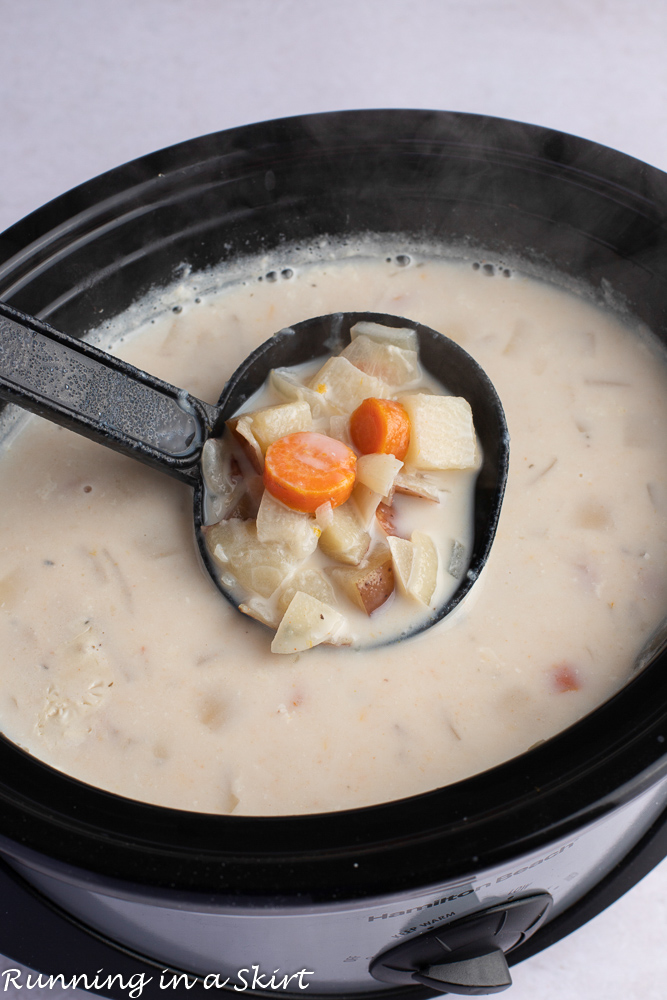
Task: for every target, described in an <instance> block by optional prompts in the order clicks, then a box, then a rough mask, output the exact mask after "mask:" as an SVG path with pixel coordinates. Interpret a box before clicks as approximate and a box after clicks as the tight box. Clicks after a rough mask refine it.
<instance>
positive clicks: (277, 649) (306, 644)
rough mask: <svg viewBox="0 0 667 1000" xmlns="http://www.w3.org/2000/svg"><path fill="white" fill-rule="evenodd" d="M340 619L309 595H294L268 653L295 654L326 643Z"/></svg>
mask: <svg viewBox="0 0 667 1000" xmlns="http://www.w3.org/2000/svg"><path fill="white" fill-rule="evenodd" d="M342 622H343V616H342V615H341V614H339V612H338V611H335V610H334V609H333V608H330V607H329V606H328V605H327V604H324V603H323V602H322V601H318V600H317V598H316V597H311V595H310V594H304V593H302V592H301V591H297V593H296V594H295V595H294V597H293V598H292V600H291V601H290V604H289V607H288V608H287V611H286V612H285V614H284V615H283V617H282V620H281V622H280V625H279V626H278V631H277V632H276V634H275V636H274V638H273V642H272V643H271V652H272V653H299V652H301V651H302V650H304V649H312V648H313V646H317V645H319V644H320V643H321V642H324V641H325V639H328V638H329V637H330V636H333V634H334V633H335V632H336V631H337V629H338V628H339V626H340V625H341V624H342Z"/></svg>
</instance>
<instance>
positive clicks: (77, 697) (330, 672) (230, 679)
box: [0, 254, 667, 815]
mask: <svg viewBox="0 0 667 1000" xmlns="http://www.w3.org/2000/svg"><path fill="white" fill-rule="evenodd" d="M289 264H290V266H289V267H287V265H286V264H283V270H282V271H281V270H279V269H276V270H274V271H272V273H271V278H272V279H275V280H267V279H266V276H265V274H262V275H261V276H262V279H263V280H258V277H259V275H258V272H257V271H253V269H252V266H251V265H250V264H249V265H248V270H247V274H246V280H245V281H239V282H238V283H237V284H231V285H229V286H228V287H225V288H223V289H222V290H220V291H219V292H206V293H204V292H203V291H202V290H201V287H200V285H201V282H200V281H198V280H196V279H194V278H193V279H192V280H189V279H186V280H184V281H183V283H182V284H181V285H180V286H179V287H177V288H174V289H171V290H170V291H169V292H168V293H165V294H164V296H163V297H162V306H161V308H157V307H156V308H155V311H154V313H153V318H152V319H150V320H147V321H146V322H145V323H144V324H143V325H142V326H141V328H140V329H137V330H136V331H135V330H134V327H135V326H136V320H135V319H134V318H133V317H134V316H135V315H138V313H137V312H136V311H135V312H133V313H131V314H130V315H129V316H128V318H126V320H125V327H126V331H125V333H126V336H125V337H123V338H122V339H121V340H120V342H119V343H118V345H117V350H118V353H120V354H122V355H123V356H124V357H126V358H127V359H128V360H130V361H132V362H133V363H134V364H136V365H139V366H140V367H143V368H146V369H148V370H149V371H151V372H154V373H155V374H156V375H158V376H160V377H162V378H164V379H166V380H169V381H171V382H174V383H176V384H177V385H180V386H183V387H184V388H186V389H188V390H189V391H190V392H192V393H194V394H195V395H197V396H199V397H201V398H204V399H207V400H210V401H212V402H215V400H216V399H217V397H218V395H219V393H220V391H221V388H222V385H223V384H224V382H225V380H226V378H227V377H228V376H229V375H230V374H231V372H232V371H233V370H234V369H235V368H236V367H237V365H238V364H239V363H240V361H241V360H242V359H243V358H244V356H245V355H247V354H248V353H249V352H250V351H251V350H252V349H253V348H254V347H256V346H257V345H258V344H259V343H260V342H261V341H263V340H264V339H266V337H267V336H269V335H270V334H271V333H273V332H275V331H276V330H279V329H280V328H282V327H284V326H287V325H289V324H292V323H294V322H297V321H299V320H302V319H304V318H307V317H310V316H316V315H321V314H324V313H330V312H335V311H348V310H350V311H352V310H373V311H377V312H384V313H393V314H398V315H402V316H405V317H408V318H409V319H412V320H414V321H417V322H422V323H425V324H427V325H428V326H431V327H433V328H435V329H437V330H440V331H442V332H443V333H445V334H447V335H448V336H450V337H452V338H453V339H454V340H456V341H458V342H459V343H460V344H461V345H462V346H463V347H465V348H466V350H468V351H469V352H470V353H471V354H472V355H473V356H474V357H475V358H476V359H477V360H478V361H479V362H480V364H481V365H482V367H483V368H485V369H486V371H487V373H488V374H489V375H490V377H491V379H492V380H493V382H494V383H495V386H496V388H497V390H498V392H499V395H500V398H501V400H502V402H503V405H504V408H505V412H506V416H507V421H508V425H509V430H510V435H511V460H510V473H509V480H508V486H507V492H506V497H505V501H504V505H503V510H502V514H501V519H500V524H499V528H498V533H497V536H496V540H495V542H494V546H493V550H492V552H491V556H490V560H489V562H488V564H487V566H486V568H485V570H484V572H483V573H482V575H481V577H480V579H479V580H478V582H477V583H476V584H475V586H474V587H473V588H472V590H471V592H470V594H469V595H468V598H467V599H466V600H465V601H464V602H463V603H462V604H461V605H459V607H458V608H457V609H456V611H455V612H454V613H453V614H451V615H450V616H449V617H448V618H447V619H445V620H444V621H443V622H441V623H440V624H438V625H436V626H435V627H433V628H431V629H429V630H427V631H426V632H424V633H422V634H420V635H418V636H415V637H414V638H411V639H409V640H407V641H404V642H400V643H397V644H395V645H391V646H384V647H380V648H377V649H370V650H369V649H366V650H363V651H356V650H354V649H349V648H347V649H346V648H338V647H325V646H320V647H318V648H316V649H314V650H310V651H309V652H307V653H304V654H295V655H293V656H291V655H288V656H285V655H281V656H277V655H275V654H272V653H271V652H270V645H269V642H268V641H267V634H268V635H270V633H267V630H266V629H265V628H264V627H263V626H261V625H260V624H257V623H255V622H253V621H251V620H249V619H247V618H245V617H243V616H242V615H240V614H239V613H238V611H236V610H235V609H233V608H232V607H231V606H230V605H229V604H228V603H227V602H225V601H224V599H223V598H222V597H221V596H220V594H219V593H218V591H217V590H216V589H215V587H214V586H213V584H212V582H211V580H210V579H209V578H208V577H207V576H206V574H205V573H204V572H203V570H202V568H201V566H200V564H199V560H198V556H197V555H196V552H195V546H194V540H193V526H192V506H191V496H190V493H189V491H188V489H187V488H186V487H184V486H182V485H180V484H179V483H177V482H175V481H172V480H171V479H169V478H168V477H165V476H162V475H160V474H159V473H156V472H153V471H150V470H148V469H145V468H144V467H142V466H140V465H138V464H137V463H134V462H132V461H131V460H129V459H126V458H122V457H120V456H117V455H115V454H113V453H112V452H110V451H108V450H107V449H105V448H102V447H100V446H99V445H95V444H93V443H90V442H88V441H86V440H84V439H82V438H79V437H77V436H76V435H74V434H72V433H70V432H68V431H65V430H61V429H58V428H56V427H54V426H51V425H48V424H46V423H45V422H43V421H41V420H38V419H37V418H30V419H28V420H26V425H25V427H24V428H23V429H21V430H20V431H19V432H16V431H14V432H13V433H12V434H11V435H10V436H9V437H8V441H7V446H6V449H5V455H4V457H3V459H2V470H3V475H2V478H1V480H0V517H1V518H2V524H1V527H0V538H1V554H0V605H1V607H0V611H1V613H0V647H1V648H2V651H3V655H2V661H1V663H0V670H1V671H2V683H1V685H0V719H1V723H2V730H3V732H4V733H5V734H6V736H7V737H8V738H9V739H11V740H13V741H15V742H16V743H17V744H19V745H20V746H22V747H24V748H25V749H26V750H27V751H28V752H29V753H31V754H33V755H35V756H36V757H39V758H40V759H42V760H44V761H47V762H48V763H49V764H51V765H52V766H54V767H56V768H58V769H60V770H62V771H65V772H67V773H69V774H71V775H73V776H75V777H77V778H79V779H81V780H83V781H86V782H89V783H90V784H93V785H97V786H100V787H102V788H105V789H109V790H111V791H113V792H117V793H119V794H122V795H125V796H129V797H131V798H136V799H139V800H142V801H147V802H154V803H159V804H162V805H168V806H175V807H179V808H182V809H189V810H201V811H207V812H220V813H236V814H250V815H252V814H255V815H270V814H280V813H286V814H289V813H303V812H316V811H321V810H330V809H344V808H350V807H356V806H363V805H368V804H371V803H376V802H382V801H388V800H391V799H396V798H400V797H402V796H406V795H413V794H415V793H419V792H423V791H426V790H429V789H432V788H436V787H439V786H442V785H444V784H447V783H449V782H452V781H456V780H458V779H460V778H464V777H466V776H468V775H471V774H474V773H475V772H479V771H481V770H484V769H485V768H488V767H490V766H492V765H494V764H497V763H499V762H500V761H503V760H506V759H508V758H510V757H513V756H515V755H516V754H519V753H521V752H522V751H524V750H526V749H528V748H529V747H530V746H532V745H533V744H535V743H537V742H539V741H541V740H545V739H548V738H549V737H550V736H552V735H553V734H554V733H556V732H558V731H559V730H561V729H562V728H564V727H565V726H568V725H570V724H571V723H572V722H574V721H575V720H576V719H578V718H580V717H581V716H582V715H585V714H586V713H587V712H589V711H590V710H591V709H593V708H594V707H595V706H597V705H599V704H600V703H601V702H602V701H604V700H605V699H606V698H608V697H609V696H610V695H611V694H613V693H614V692H615V691H616V690H618V688H619V687H620V686H622V685H623V683H624V682H625V681H626V680H627V679H628V678H629V676H630V675H631V673H632V671H633V669H634V668H635V665H636V663H637V659H638V656H639V655H640V652H641V650H642V648H643V646H644V645H645V643H646V642H647V639H648V638H649V637H650V635H651V633H652V632H653V631H654V629H655V628H656V626H657V625H658V624H659V622H660V620H661V619H662V617H663V615H664V611H665V604H666V597H667V594H666V586H665V582H666V579H667V574H666V573H665V565H666V556H667V551H666V547H667V537H666V530H665V526H666V524H667V521H666V519H665V513H666V512H667V489H666V484H665V473H666V470H667V439H666V435H665V432H664V428H665V426H666V424H667V373H666V370H665V366H664V364H663V362H662V360H658V359H659V353H658V351H657V348H656V347H655V346H654V345H653V344H652V343H651V341H650V338H649V337H647V336H644V335H643V334H641V332H638V331H637V330H635V329H633V328H632V327H631V326H626V325H625V324H624V323H623V322H621V321H620V320H619V319H617V318H615V316H614V315H612V314H610V313H608V312H604V311H602V310H600V309H598V308H597V307H596V306H594V305H593V304H592V303H591V302H589V301H587V300H586V299H584V298H579V297H577V296H575V295H573V294H570V293H567V292H564V291H562V290H559V289H558V288H556V287H554V286H551V285H549V284H547V283H542V282H538V281H535V280H532V279H529V278H525V277H522V276H521V275H520V274H518V273H515V272H512V273H510V272H507V271H506V270H499V269H494V268H492V267H490V266H488V267H483V266H482V267H480V266H479V265H472V264H471V263H469V262H468V263H452V262H447V261H444V260H437V259H427V258H423V259H420V258H419V257H417V256H414V257H412V258H411V259H407V258H405V256H404V255H403V254H399V256H398V257H397V256H391V257H389V258H387V257H386V256H381V257H377V258H376V259H366V258H360V257H359V258H353V257H349V258H347V259H342V260H338V261H333V260H331V261H327V262H326V263H319V264H317V263H313V264H311V265H309V266H306V265H304V266H297V265H296V264H295V263H294V262H293V261H291V262H289ZM265 270H266V268H265V269H264V271H265ZM118 329H119V327H118V325H117V324H116V326H115V327H114V328H113V330H111V331H110V332H108V333H107V334H106V335H108V336H110V335H111V333H114V332H117V330H118ZM135 332H136V335H135ZM130 333H132V336H129V334H130Z"/></svg>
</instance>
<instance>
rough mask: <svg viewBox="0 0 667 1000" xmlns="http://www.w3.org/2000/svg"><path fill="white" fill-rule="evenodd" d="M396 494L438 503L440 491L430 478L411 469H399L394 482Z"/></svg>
mask: <svg viewBox="0 0 667 1000" xmlns="http://www.w3.org/2000/svg"><path fill="white" fill-rule="evenodd" d="M394 491H395V492H396V493H405V494H406V495H407V496H410V497H419V498H420V499H422V500H432V501H433V502H434V503H439V502H440V491H439V489H438V484H437V482H435V480H433V479H432V478H429V477H428V476H425V475H424V473H423V472H416V471H414V470H411V469H405V468H403V469H401V471H400V472H399V473H398V474H397V476H396V481H395V482H394Z"/></svg>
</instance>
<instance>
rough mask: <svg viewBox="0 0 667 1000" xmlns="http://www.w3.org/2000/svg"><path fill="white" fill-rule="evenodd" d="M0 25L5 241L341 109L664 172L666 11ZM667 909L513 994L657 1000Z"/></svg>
mask: <svg viewBox="0 0 667 1000" xmlns="http://www.w3.org/2000/svg"><path fill="white" fill-rule="evenodd" d="M0 24H1V27H0V39H1V40H2V71H1V72H0V132H1V134H2V135H3V137H4V142H3V155H2V157H1V158H0V230H3V229H4V228H6V227H7V226H8V225H10V224H11V223H13V222H15V221H16V220H18V219H20V218H21V217H22V216H23V215H25V214H26V213H28V212H30V211H32V210H33V209H35V208H37V207H39V206H40V205H41V204H43V203H44V202H45V201H47V200H49V199H50V198H52V197H54V196H56V195H58V194H60V193H62V192H63V191H65V190H67V189H68V188H70V187H72V186H74V185H75V184H78V183H80V182H81V181H84V180H86V179H88V178H89V177H92V176H94V175H95V174H98V173H100V172H102V171H104V170H106V169H109V168H111V167H114V166H116V165H118V164H119V163H122V162H124V161H126V160H129V159H132V158H134V157H136V156H140V155H142V154H144V153H147V152H150V151H151V150H153V149H158V148H160V147H163V146H167V145H170V144H172V143H175V142H179V141H181V140H183V139H187V138H190V137H192V136H195V135H200V134H203V133H206V132H213V131H217V130H218V129H223V128H228V127H231V126H235V125H241V124H245V123H248V122H253V121H261V120H264V119H267V118H276V117H282V116H285V115H293V114H299V113H306V112H314V111H330V110H336V109H343V108H370V107H413V108H439V109H447V110H457V111H469V112H478V113H483V114H492V115H499V116H502V117H506V118H514V119H518V120H521V121H529V122H534V123H537V124H541V125H547V126H551V127H553V128H557V129H561V130H563V131H565V132H572V133H575V134H578V135H582V136H585V137H587V138H589V139H594V140H596V141H598V142H602V143H605V144H607V145H609V146H613V147H615V148H617V149H620V150H622V151H624V152H626V153H629V154H631V155H633V156H636V157H638V158H640V159H643V160H646V161H647V162H649V163H651V164H654V165H655V166H658V167H661V168H662V169H665V170H667V128H665V114H664V113H665V108H666V107H667V58H666V57H665V41H666V39H667V3H664V2H663V0H634V2H633V3H628V2H627V0H587V2H582V0H546V2H541V3H540V2H537V0H336V2H335V3H331V4H327V3H325V2H324V0H57V2H56V0H50V2H49V0H0ZM666 900H667V862H663V863H662V865H660V866H659V867H658V868H657V869H656V870H655V871H654V872H652V873H651V874H650V875H649V876H647V878H646V879H644V881H643V882H641V883H640V884H639V885H638V886H636V887H635V888H634V889H633V890H631V891H630V892H629V893H628V894H627V895H626V896H625V897H623V898H622V899H621V900H619V901H618V902H617V903H615V904H614V905H613V906H612V907H611V908H610V909H609V910H607V911H606V912H605V913H603V914H601V915H600V916H599V917H597V918H596V919H595V920H593V921H592V922H591V923H589V924H588V925H587V926H585V927H583V928H581V929H580V930H579V931H577V932H576V934H574V935H573V936H571V937H570V938H567V939H565V940H564V941H561V942H559V943H558V944H556V945H554V946H553V947H552V948H550V949H548V950H547V951H546V952H543V953H541V954H540V955H538V956H536V957H535V958H533V959H531V960H530V961H528V962H525V963H523V964H522V965H519V966H516V967H515V968H514V970H513V978H514V983H515V985H514V986H513V987H512V989H511V990H510V991H509V993H508V994H506V995H507V996H508V998H509V1000H535V998H539V1000H556V998H558V1000H563V998H568V1000H580V998H581V1000H584V998H585V1000H598V998H599V1000H603V998H604V1000H663V998H664V997H665V995H666V991H667V987H666V986H665V983H666V982H667V947H666V946H665V932H666V931H667V902H666ZM7 964H14V963H3V962H2V961H0V969H1V968H3V967H6V965H7ZM54 971H57V970H54ZM38 993H39V991H38V990H32V991H31V992H30V994H29V996H31V997H36V996H37V995H38ZM5 995H6V996H8V997H15V998H16V1000H20V994H19V993H18V992H17V991H16V990H13V991H12V990H11V989H10V990H8V991H7V993H6V994H5ZM68 995H71V994H68ZM52 1000H55V998H52Z"/></svg>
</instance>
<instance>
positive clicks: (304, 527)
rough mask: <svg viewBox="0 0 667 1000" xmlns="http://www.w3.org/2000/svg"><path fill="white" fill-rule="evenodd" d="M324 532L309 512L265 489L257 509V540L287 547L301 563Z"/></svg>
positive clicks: (313, 549) (313, 548)
mask: <svg viewBox="0 0 667 1000" xmlns="http://www.w3.org/2000/svg"><path fill="white" fill-rule="evenodd" d="M321 533H322V531H321V528H320V527H319V525H318V524H317V522H316V521H315V519H314V518H313V517H310V515H309V514H302V513H300V512H299V511H296V510H290V508H289V507H285V505H284V504H282V503H280V501H279V500H276V499H274V497H272V496H271V494H270V493H269V491H268V490H264V494H263V496H262V502H261V503H260V505H259V510H258V511H257V540H258V541H259V542H277V543H279V544H282V545H285V546H287V548H288V549H289V550H290V551H291V552H292V553H293V554H294V557H295V559H298V560H299V562H301V561H302V560H303V559H306V558H307V557H308V556H309V555H310V554H311V552H314V551H315V549H316V548H317V542H318V540H319V537H320V535H321Z"/></svg>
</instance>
